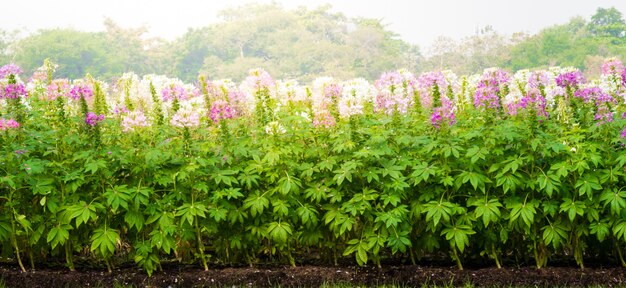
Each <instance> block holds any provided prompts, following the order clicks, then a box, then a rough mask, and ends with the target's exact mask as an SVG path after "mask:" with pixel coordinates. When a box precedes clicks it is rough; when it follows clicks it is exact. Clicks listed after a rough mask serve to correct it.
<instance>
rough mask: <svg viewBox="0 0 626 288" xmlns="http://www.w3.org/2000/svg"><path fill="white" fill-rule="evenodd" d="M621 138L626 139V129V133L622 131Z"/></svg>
mask: <svg viewBox="0 0 626 288" xmlns="http://www.w3.org/2000/svg"><path fill="white" fill-rule="evenodd" d="M620 136H622V138H626V127H624V131H622V134H621V135H620Z"/></svg>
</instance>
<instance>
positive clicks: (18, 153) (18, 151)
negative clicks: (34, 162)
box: [15, 149, 28, 155]
mask: <svg viewBox="0 0 626 288" xmlns="http://www.w3.org/2000/svg"><path fill="white" fill-rule="evenodd" d="M25 153H28V150H21V149H20V150H15V154H17V155H23V154H25Z"/></svg>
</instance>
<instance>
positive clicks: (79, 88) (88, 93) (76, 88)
mask: <svg viewBox="0 0 626 288" xmlns="http://www.w3.org/2000/svg"><path fill="white" fill-rule="evenodd" d="M81 96H82V97H83V98H85V100H88V99H91V98H92V97H93V89H92V88H91V86H90V85H89V84H87V83H85V82H79V83H74V85H73V86H72V89H70V98H72V99H74V100H76V101H78V100H80V98H81Z"/></svg>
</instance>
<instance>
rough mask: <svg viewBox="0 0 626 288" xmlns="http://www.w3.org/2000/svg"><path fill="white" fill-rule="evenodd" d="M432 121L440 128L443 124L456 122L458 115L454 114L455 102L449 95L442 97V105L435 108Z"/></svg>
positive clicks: (431, 117)
mask: <svg viewBox="0 0 626 288" xmlns="http://www.w3.org/2000/svg"><path fill="white" fill-rule="evenodd" d="M430 122H431V123H432V124H433V126H435V128H437V129H439V128H441V126H442V125H444V124H446V125H448V126H451V125H454V123H456V116H455V115H454V103H452V101H451V100H450V99H448V97H445V96H444V97H441V107H436V108H434V109H433V113H432V114H431V115H430Z"/></svg>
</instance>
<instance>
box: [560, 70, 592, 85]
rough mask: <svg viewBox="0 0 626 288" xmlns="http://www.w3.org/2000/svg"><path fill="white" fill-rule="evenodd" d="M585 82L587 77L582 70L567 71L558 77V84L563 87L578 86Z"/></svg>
mask: <svg viewBox="0 0 626 288" xmlns="http://www.w3.org/2000/svg"><path fill="white" fill-rule="evenodd" d="M585 82H586V80H585V77H584V76H583V74H582V73H581V72H580V71H574V72H566V73H563V74H560V75H559V76H557V77H556V85H558V86H559V87H563V88H566V87H570V88H577V87H578V85H580V84H583V83H585Z"/></svg>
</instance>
